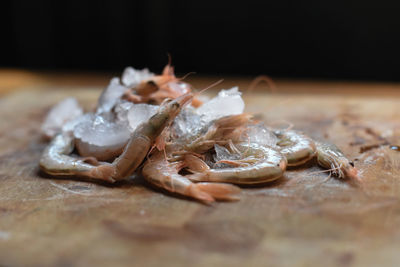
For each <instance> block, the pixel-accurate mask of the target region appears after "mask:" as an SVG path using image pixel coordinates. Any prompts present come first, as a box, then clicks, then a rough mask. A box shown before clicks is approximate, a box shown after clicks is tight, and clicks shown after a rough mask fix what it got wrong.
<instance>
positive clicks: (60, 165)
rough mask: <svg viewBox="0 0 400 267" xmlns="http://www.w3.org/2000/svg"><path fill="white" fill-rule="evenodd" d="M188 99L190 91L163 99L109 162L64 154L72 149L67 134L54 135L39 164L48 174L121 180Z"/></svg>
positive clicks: (190, 98)
mask: <svg viewBox="0 0 400 267" xmlns="http://www.w3.org/2000/svg"><path fill="white" fill-rule="evenodd" d="M192 98H193V94H191V93H188V94H185V95H182V96H180V97H178V98H176V99H175V100H172V101H168V102H165V104H164V105H162V106H161V107H160V110H159V111H158V112H157V113H156V114H155V115H153V116H152V117H151V118H150V119H149V120H148V121H147V122H146V123H143V124H141V125H140V126H138V128H137V129H136V130H135V131H134V132H133V133H132V135H131V137H130V139H129V142H128V144H127V145H126V146H125V148H124V151H123V152H122V154H121V155H120V156H119V157H118V158H116V159H115V160H114V161H113V163H111V164H110V163H106V162H101V163H99V165H98V166H91V165H90V164H85V163H84V162H83V161H82V160H77V159H75V158H73V157H70V156H67V155H68V154H69V153H70V152H71V151H72V145H71V143H72V141H71V139H67V137H64V138H61V137H58V138H57V139H55V140H54V141H53V142H52V143H51V144H50V146H49V147H48V148H47V149H46V150H45V153H44V154H43V156H42V159H41V161H40V166H41V168H42V169H43V170H44V171H45V172H48V173H50V174H56V175H78V176H84V177H89V178H93V179H99V180H105V181H108V182H114V181H116V180H121V179H123V178H125V177H127V176H129V175H130V174H132V173H133V172H134V171H135V170H136V168H137V167H138V166H139V165H140V164H141V163H142V161H143V160H144V159H145V157H146V155H147V153H148V151H149V150H150V148H151V147H152V145H153V144H154V142H155V139H156V138H157V136H158V135H160V133H161V132H162V131H163V130H164V128H165V127H166V126H167V125H169V124H170V123H171V122H172V120H173V119H174V118H175V117H176V116H177V115H178V113H179V112H180V110H181V109H182V107H183V106H184V105H185V104H186V103H188V102H190V101H191V100H192Z"/></svg>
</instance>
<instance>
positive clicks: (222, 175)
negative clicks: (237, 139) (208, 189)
mask: <svg viewBox="0 0 400 267" xmlns="http://www.w3.org/2000/svg"><path fill="white" fill-rule="evenodd" d="M236 147H237V148H238V149H239V150H240V151H241V152H242V156H243V157H244V158H243V159H242V160H241V162H242V163H245V162H246V161H247V162H248V163H251V164H248V165H246V166H242V167H235V168H222V169H207V168H206V167H204V164H205V163H204V164H199V161H200V159H198V160H196V161H193V158H191V160H189V162H187V163H186V164H187V166H188V167H189V168H188V170H189V171H191V172H193V174H191V175H188V176H187V177H188V178H189V179H190V180H192V181H201V182H224V183H233V184H259V183H266V182H271V181H274V180H276V179H278V178H280V177H282V175H283V173H284V171H285V170H286V166H287V160H286V158H285V157H284V156H283V155H282V154H281V153H280V152H278V151H277V150H275V149H273V148H270V147H264V146H261V145H258V144H255V143H250V144H248V143H242V144H239V145H237V146H236ZM199 166H201V168H199ZM196 170H198V171H196Z"/></svg>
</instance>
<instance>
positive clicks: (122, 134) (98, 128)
mask: <svg viewBox="0 0 400 267" xmlns="http://www.w3.org/2000/svg"><path fill="white" fill-rule="evenodd" d="M73 134H74V137H75V140H76V142H75V143H76V147H77V149H78V152H79V154H80V155H81V156H85V157H86V156H93V157H96V158H97V159H99V160H108V159H110V158H113V157H115V156H117V155H119V154H120V153H121V152H122V149H123V147H124V146H125V144H126V143H127V142H128V140H129V137H130V131H129V129H128V128H127V127H126V126H125V125H123V124H120V123H115V122H112V121H109V120H107V119H106V118H104V117H103V116H100V115H95V114H88V116H85V117H84V118H82V120H81V121H80V123H78V124H77V125H76V126H75V128H74V131H73Z"/></svg>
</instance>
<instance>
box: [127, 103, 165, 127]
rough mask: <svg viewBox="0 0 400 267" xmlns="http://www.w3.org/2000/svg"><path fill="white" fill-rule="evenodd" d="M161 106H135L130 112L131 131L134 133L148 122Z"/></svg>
mask: <svg viewBox="0 0 400 267" xmlns="http://www.w3.org/2000/svg"><path fill="white" fill-rule="evenodd" d="M158 109H159V106H156V105H149V104H134V105H132V106H131V108H130V109H129V111H128V122H129V128H130V130H131V131H134V130H135V129H136V128H137V127H138V126H139V125H140V124H142V123H143V122H147V121H148V120H149V119H150V118H151V117H152V116H153V115H154V114H156V112H157V110H158Z"/></svg>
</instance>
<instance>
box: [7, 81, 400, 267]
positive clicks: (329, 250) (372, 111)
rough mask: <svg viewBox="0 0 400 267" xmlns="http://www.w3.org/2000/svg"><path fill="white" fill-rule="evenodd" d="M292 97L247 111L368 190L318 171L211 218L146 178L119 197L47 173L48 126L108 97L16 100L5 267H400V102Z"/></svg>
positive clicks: (295, 176) (392, 97)
mask: <svg viewBox="0 0 400 267" xmlns="http://www.w3.org/2000/svg"><path fill="white" fill-rule="evenodd" d="M241 81H242V82H244V81H245V80H241ZM241 81H238V83H240V82H241ZM247 81H248V80H247ZM212 82H213V79H204V80H202V81H200V82H199V87H201V86H202V84H206V83H208V84H211V83H212ZM229 82H230V83H235V81H234V80H230V81H229ZM328 85H329V84H328ZM286 86H288V87H292V89H291V91H287V92H286V91H283V92H280V93H276V94H269V93H263V92H261V91H257V90H256V91H255V92H254V93H252V94H245V96H244V97H245V101H246V104H247V111H249V112H252V113H255V114H257V116H258V117H259V118H261V119H262V120H265V121H266V122H267V123H270V124H279V123H282V124H283V123H284V122H282V121H289V122H291V123H293V124H294V128H295V129H299V130H302V131H304V132H305V133H307V134H309V135H310V136H312V137H313V138H315V139H319V140H328V141H331V142H334V143H336V144H337V145H338V146H339V147H340V148H342V149H343V151H344V152H345V154H346V155H348V156H349V157H350V158H352V159H354V160H355V163H356V166H357V167H358V168H359V170H360V173H361V176H362V179H363V185H362V186H361V187H360V186H355V185H352V184H351V183H349V182H348V181H343V180H338V179H333V178H332V179H327V178H328V174H326V173H321V172H319V171H320V170H321V169H319V168H318V167H315V166H314V165H313V163H310V164H308V165H307V166H305V167H302V168H300V169H295V170H289V171H288V172H287V173H286V175H285V177H284V178H282V179H280V180H279V181H277V182H275V183H271V184H267V185H265V186H262V187H247V188H243V192H242V193H241V200H240V201H239V202H234V203H223V202H222V203H216V204H215V205H212V206H205V205H202V204H200V203H197V202H195V201H191V200H188V199H185V198H181V197H176V196H173V195H170V194H168V193H166V192H164V191H160V190H158V189H156V188H154V187H151V186H149V185H148V184H147V183H146V182H144V181H143V179H141V177H134V178H132V179H130V180H128V181H124V182H121V183H119V184H116V185H113V186H108V185H104V184H94V183H90V182H85V181H79V180H68V179H53V178H51V177H48V176H46V175H44V174H42V173H40V172H39V170H38V160H39V157H40V154H41V152H42V150H43V149H44V147H45V146H46V143H45V142H44V141H42V140H41V138H40V134H39V127H40V124H41V121H42V120H43V117H44V116H45V114H46V112H47V111H48V109H49V108H50V107H51V106H52V105H53V104H55V103H56V102H57V101H59V100H61V99H63V98H64V97H66V96H75V97H77V98H78V99H79V101H80V102H81V103H82V104H83V105H84V106H85V107H86V108H87V109H90V108H92V107H93V106H94V103H95V101H96V99H97V97H98V95H99V93H100V91H99V90H93V89H86V88H81V89H71V88H68V89H67V88H64V89H63V88H60V89H59V90H50V89H46V88H47V87H45V88H41V90H36V89H35V90H31V89H29V88H25V89H24V90H18V91H14V92H10V91H8V92H7V94H4V95H3V97H2V98H1V99H0V265H5V266H93V265H96V266H110V265H112V266H131V265H137V266H159V265H163V266H188V265H191V266H321V265H322V264H323V265H324V266H396V265H398V264H399V262H400V254H399V253H398V251H399V249H400V227H399V225H400V198H399V197H400V175H399V172H400V171H399V168H400V152H398V151H395V150H391V149H390V148H389V145H396V144H397V145H400V120H399V118H400V116H399V115H400V106H399V99H398V98H397V96H396V94H397V93H396V92H395V91H393V92H392V93H390V94H389V93H388V95H387V96H384V95H381V96H380V97H372V96H371V95H374V94H370V93H368V92H367V91H368V90H365V91H363V90H361V89H354V91H357V90H358V93H357V94H355V93H354V94H352V93H349V94H347V95H346V97H343V94H336V93H331V94H326V93H320V94H314V93H307V92H306V89H303V90H304V92H302V93H296V92H297V91H296V86H299V87H298V88H300V87H301V86H303V85H302V84H301V83H287V85H286ZM321 86H322V87H323V86H324V84H323V83H322V84H321ZM325 86H326V84H325ZM357 86H359V85H357ZM357 86H356V87H357ZM299 90H300V89H299ZM313 90H314V89H313ZM315 90H316V89H315ZM389 91H390V90H389ZM210 93H212V92H210ZM375 95H376V94H375ZM368 146H371V147H372V149H369V150H368ZM374 146H375V148H373V147H374ZM363 148H364V149H366V151H363V153H361V152H360V151H362V150H363Z"/></svg>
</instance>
